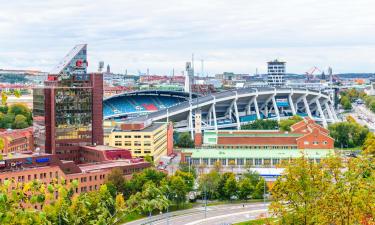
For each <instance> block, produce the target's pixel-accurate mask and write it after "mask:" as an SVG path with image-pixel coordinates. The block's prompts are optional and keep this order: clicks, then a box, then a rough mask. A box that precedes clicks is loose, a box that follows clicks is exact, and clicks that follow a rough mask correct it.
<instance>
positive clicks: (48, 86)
mask: <svg viewBox="0 0 375 225" xmlns="http://www.w3.org/2000/svg"><path fill="white" fill-rule="evenodd" d="M86 54H87V47H86V45H78V46H75V47H74V48H73V49H72V51H71V52H69V53H68V55H67V56H66V57H65V58H64V59H63V60H62V63H60V64H59V65H58V66H56V68H55V69H53V71H52V72H51V73H50V74H49V75H48V80H47V81H45V86H44V88H37V89H35V90H34V109H33V110H34V112H33V113H34V125H35V138H36V145H37V147H39V148H40V150H41V151H43V152H46V153H51V154H57V155H58V157H59V158H60V159H63V160H74V161H79V160H80V156H79V148H80V146H87V145H96V144H103V127H102V118H103V113H102V99H103V75H102V74H101V73H92V74H88V73H87V55H86Z"/></svg>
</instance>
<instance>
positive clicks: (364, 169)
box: [270, 156, 375, 225]
mask: <svg viewBox="0 0 375 225" xmlns="http://www.w3.org/2000/svg"><path fill="white" fill-rule="evenodd" d="M374 190H375V163H374V158H371V157H369V156H361V157H359V158H351V159H349V160H348V161H347V162H343V160H342V159H341V158H336V157H332V158H327V159H324V160H322V162H321V163H320V164H314V163H310V162H309V161H308V159H305V158H299V159H295V160H292V161H291V162H290V164H288V165H285V171H284V175H283V176H281V177H280V178H279V179H278V180H277V181H276V183H275V184H274V186H273V188H272V190H271V193H272V198H273V200H274V201H273V202H272V203H271V206H270V210H271V212H272V213H273V215H274V216H276V217H278V221H279V222H278V224H304V225H307V224H343V225H352V224H374V223H375V220H374V218H375V192H374Z"/></svg>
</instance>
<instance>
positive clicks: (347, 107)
mask: <svg viewBox="0 0 375 225" xmlns="http://www.w3.org/2000/svg"><path fill="white" fill-rule="evenodd" d="M340 104H341V105H342V107H343V108H344V109H345V110H350V109H352V103H351V102H350V99H349V97H348V96H342V97H341V99H340Z"/></svg>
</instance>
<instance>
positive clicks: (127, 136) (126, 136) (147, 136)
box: [115, 135, 151, 138]
mask: <svg viewBox="0 0 375 225" xmlns="http://www.w3.org/2000/svg"><path fill="white" fill-rule="evenodd" d="M122 137H123V136H122V135H115V138H122ZM133 137H134V138H142V135H134V136H133ZM124 138H132V136H131V135H124ZM143 138H151V136H150V135H143Z"/></svg>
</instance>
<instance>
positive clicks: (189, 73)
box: [185, 62, 194, 139]
mask: <svg viewBox="0 0 375 225" xmlns="http://www.w3.org/2000/svg"><path fill="white" fill-rule="evenodd" d="M185 69H186V76H185V92H188V93H189V103H190V104H189V105H190V107H189V108H190V110H189V118H188V121H189V127H190V134H191V138H192V139H194V130H193V112H192V104H193V96H192V91H193V89H192V79H193V77H194V68H193V66H192V63H191V62H186V67H185Z"/></svg>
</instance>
